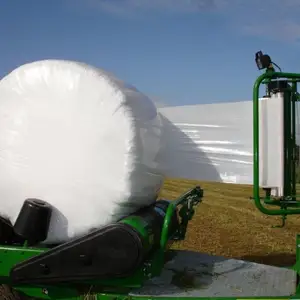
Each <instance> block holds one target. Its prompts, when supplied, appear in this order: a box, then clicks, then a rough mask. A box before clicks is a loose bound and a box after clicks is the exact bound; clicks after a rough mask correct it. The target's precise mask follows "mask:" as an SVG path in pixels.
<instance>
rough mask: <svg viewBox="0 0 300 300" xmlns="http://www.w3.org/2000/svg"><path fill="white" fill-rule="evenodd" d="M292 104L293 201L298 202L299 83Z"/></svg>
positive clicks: (293, 89)
mask: <svg viewBox="0 0 300 300" xmlns="http://www.w3.org/2000/svg"><path fill="white" fill-rule="evenodd" d="M291 100H292V103H291V114H292V126H291V127H292V135H291V138H292V143H293V148H292V159H293V164H292V170H291V172H292V174H291V176H292V195H293V200H294V201H296V200H297V197H296V194H297V189H296V168H297V166H296V163H297V161H296V151H297V143H296V122H297V119H296V101H297V82H296V81H293V83H292V99H291Z"/></svg>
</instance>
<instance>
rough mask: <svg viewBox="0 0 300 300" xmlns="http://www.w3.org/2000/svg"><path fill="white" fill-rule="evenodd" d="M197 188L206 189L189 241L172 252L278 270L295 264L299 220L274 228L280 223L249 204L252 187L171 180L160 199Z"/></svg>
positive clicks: (290, 220) (293, 218) (168, 181)
mask: <svg viewBox="0 0 300 300" xmlns="http://www.w3.org/2000/svg"><path fill="white" fill-rule="evenodd" d="M196 185H200V186H201V187H202V188H203V189H204V198H203V202H202V203H201V204H200V205H198V207H197V209H196V213H195V216H194V218H193V220H192V221H191V222H190V223H189V227H188V232H187V237H186V239H185V240H184V241H182V242H179V243H176V244H174V245H173V248H176V249H186V250H193V251H197V252H202V253H208V254H213V255H221V256H226V257H232V258H239V259H245V260H249V261H255V262H258V263H265V264H270V265H277V266H287V265H292V264H293V263H294V262H295V248H296V239H295V238H296V234H297V233H298V232H299V229H300V216H297V215H296V216H289V217H288V219H287V224H286V226H285V227H284V228H272V226H273V225H278V224H280V223H281V219H280V218H279V217H274V216H267V215H264V214H262V213H261V212H260V211H258V209H257V208H256V207H255V205H254V203H253V202H252V201H251V200H250V197H251V196H252V187H251V186H245V185H234V184H224V183H207V182H198V181H191V180H182V179H168V180H166V182H165V184H164V187H163V190H162V192H161V195H160V196H161V197H162V198H166V199H175V198H177V197H178V196H179V195H180V194H182V193H184V192H186V191H187V190H188V189H190V188H192V187H194V186H196Z"/></svg>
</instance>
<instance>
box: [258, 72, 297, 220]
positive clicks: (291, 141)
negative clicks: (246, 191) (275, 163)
mask: <svg viewBox="0 0 300 300" xmlns="http://www.w3.org/2000/svg"><path fill="white" fill-rule="evenodd" d="M272 79H285V80H287V81H288V82H291V83H292V90H286V91H285V97H284V100H285V102H286V103H287V104H286V105H285V119H286V122H287V124H290V127H289V128H288V129H287V131H286V137H285V139H286V142H285V148H286V151H287V155H286V158H285V163H286V165H287V167H286V170H287V173H286V174H285V189H284V190H285V196H284V199H275V200H271V197H270V195H267V196H266V197H265V200H266V201H265V202H266V203H267V204H275V205H278V206H280V209H269V208H267V207H265V206H264V205H263V204H262V201H261V200H262V198H261V197H260V186H259V88H260V85H261V84H263V83H268V82H270V80H272ZM298 81H300V74H297V73H283V72H274V71H268V72H266V73H264V74H262V75H261V76H259V77H258V78H257V79H256V81H255V83H254V87H253V198H254V202H255V205H256V207H257V208H258V209H259V210H260V211H261V212H262V213H264V214H267V215H282V216H283V217H284V218H285V216H287V215H291V214H300V208H297V207H300V202H298V201H291V200H293V198H295V197H296V194H295V189H296V186H295V174H294V170H293V167H292V165H291V161H292V160H293V157H294V153H295V127H294V126H295V125H294V123H295V115H294V113H295V104H292V103H294V102H295V101H296V100H297V99H298V93H297V90H296V83H297V82H298ZM291 105H292V108H291ZM286 127H287V126H286ZM270 200H271V201H270Z"/></svg>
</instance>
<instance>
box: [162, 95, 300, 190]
mask: <svg viewBox="0 0 300 300" xmlns="http://www.w3.org/2000/svg"><path fill="white" fill-rule="evenodd" d="M262 103H264V106H263V107H262V105H261V104H262ZM159 111H160V113H161V114H162V116H163V121H164V130H165V133H164V141H165V143H166V147H167V149H166V151H165V153H166V154H165V155H164V156H163V158H162V161H163V162H164V163H163V165H162V166H163V168H164V172H165V174H166V176H169V177H179V178H187V179H198V180H205V181H215V182H227V183H238V184H253V134H252V133H253V114H252V111H253V102H252V101H244V102H236V103H217V104H203V105H189V106H177V107H164V108H160V109H159ZM260 111H261V115H264V119H262V120H264V122H263V123H261V128H260V137H261V138H262V137H263V139H264V143H261V145H260V146H262V145H264V148H263V149H262V148H260V153H261V157H260V167H261V168H260V184H261V185H264V186H271V187H275V186H276V187H279V188H280V187H281V186H282V177H281V176H282V173H283V172H282V170H283V164H282V160H281V154H282V147H283V146H282V134H283V133H282V130H281V128H282V123H281V118H280V115H281V114H282V98H281V97H279V96H274V97H272V98H271V99H261V100H260ZM266 111H267V113H266ZM262 120H261V122H262ZM298 128H299V125H298V127H297V132H298V133H299V130H298ZM297 139H298V141H299V136H297ZM266 157H268V161H266ZM262 158H265V161H264V162H263V161H261V159H262ZM263 166H264V169H263V168H262V167H263Z"/></svg>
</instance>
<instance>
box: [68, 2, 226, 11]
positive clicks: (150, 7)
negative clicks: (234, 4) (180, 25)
mask: <svg viewBox="0 0 300 300" xmlns="http://www.w3.org/2000/svg"><path fill="white" fill-rule="evenodd" d="M226 1H227V0H77V1H76V2H77V4H78V3H80V2H81V4H82V5H85V6H88V7H90V8H93V9H99V10H101V11H104V12H108V13H113V14H117V15H134V14H136V13H139V12H149V11H153V12H155V11H156V12H165V13H181V14H182V13H197V12H201V11H208V10H215V9H218V8H221V7H222V5H224V3H226ZM73 3H74V1H73Z"/></svg>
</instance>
